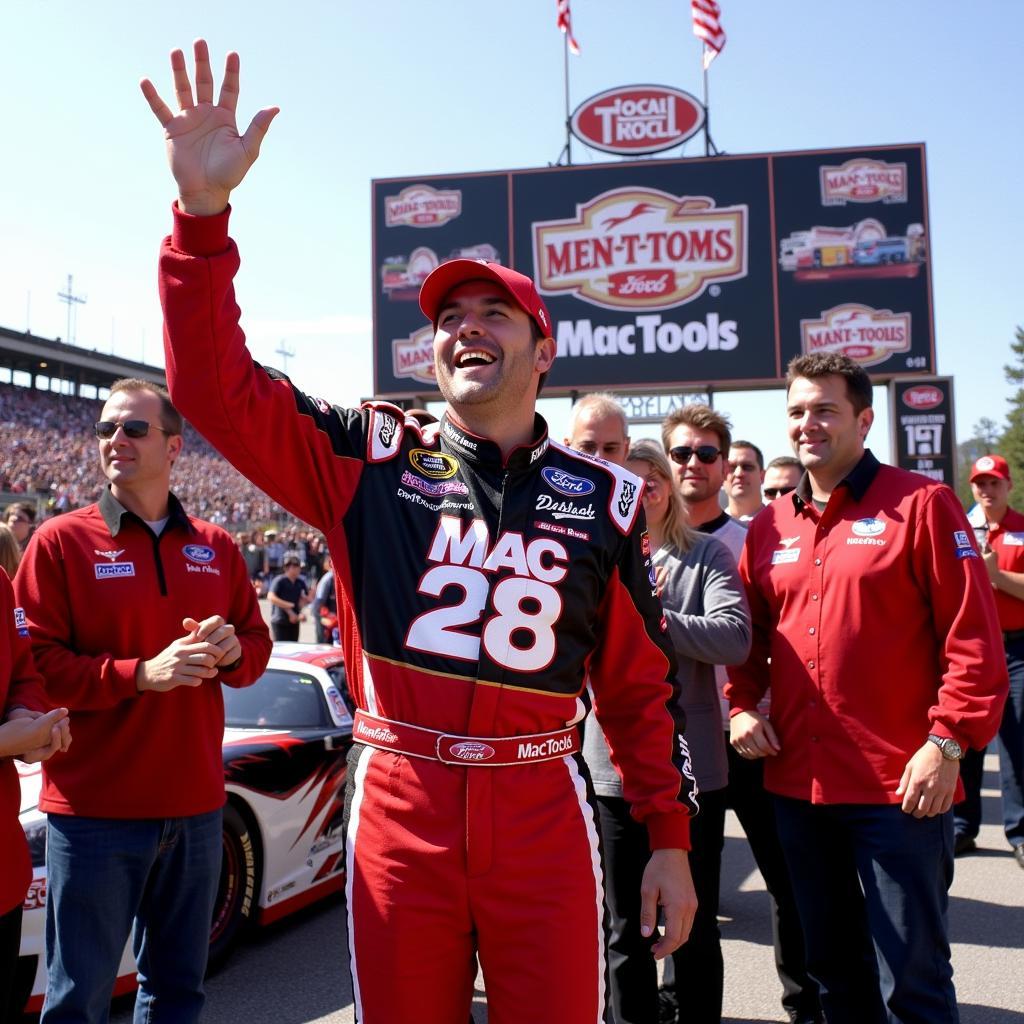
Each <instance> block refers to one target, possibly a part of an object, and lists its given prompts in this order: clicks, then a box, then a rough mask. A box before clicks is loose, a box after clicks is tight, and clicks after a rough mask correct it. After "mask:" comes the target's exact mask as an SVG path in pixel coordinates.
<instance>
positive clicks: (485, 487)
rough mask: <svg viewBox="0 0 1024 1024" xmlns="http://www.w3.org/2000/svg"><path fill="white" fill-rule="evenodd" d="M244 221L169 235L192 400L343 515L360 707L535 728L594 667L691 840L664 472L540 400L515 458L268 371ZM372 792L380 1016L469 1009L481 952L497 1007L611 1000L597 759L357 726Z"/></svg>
mask: <svg viewBox="0 0 1024 1024" xmlns="http://www.w3.org/2000/svg"><path fill="white" fill-rule="evenodd" d="M227 220H228V215H227V213H226V212H225V213H224V214H222V215H219V216H214V217H207V218H195V217H188V216H186V215H183V214H181V213H179V212H178V211H175V226H174V234H173V235H172V237H171V239H169V240H167V241H166V242H165V244H164V247H163V251H162V257H161V271H160V284H161V298H162V301H163V306H164V315H165V343H166V355H167V371H168V382H169V385H170V389H171V394H172V396H173V398H174V402H175V404H176V405H177V406H178V408H179V409H180V410H181V412H182V413H183V414H184V415H185V416H186V417H187V418H188V419H189V420H190V421H191V422H192V423H193V424H195V426H196V427H197V428H198V429H199V431H200V432H201V433H202V434H203V435H204V436H206V437H207V438H208V439H209V440H210V441H211V442H212V443H213V444H214V445H215V446H216V447H217V448H218V449H219V450H220V451H221V452H222V453H223V454H224V455H225V457H226V458H228V459H229V461H231V462H232V463H233V464H234V465H235V466H236V467H237V468H238V469H239V470H240V471H241V472H242V473H244V474H245V475H246V476H247V477H248V478H249V479H250V480H252V481H253V482H254V483H255V484H256V485H257V486H258V487H260V488H261V489H262V490H263V491H265V492H266V493H267V494H269V495H271V496H272V497H273V498H274V499H275V500H277V501H278V502H280V503H281V504H282V505H283V506H285V507H286V508H288V509H289V510H290V511H291V512H293V513H294V514H295V515H297V516H299V517H301V518H302V519H304V520H305V521H306V522H308V523H310V524H312V525H313V526H315V527H317V528H318V529H320V530H322V531H323V532H324V533H325V534H326V536H327V539H328V542H329V544H330V549H331V555H332V558H333V560H334V567H335V579H336V583H337V588H338V609H339V620H340V621H339V626H340V634H341V638H342V645H343V647H344V651H345V658H346V663H347V667H348V677H349V683H350V686H351V689H352V694H353V697H354V699H355V702H356V704H357V705H358V707H359V708H360V709H363V710H364V711H367V712H370V713H372V714H373V715H376V716H379V717H380V718H383V719H386V720H388V721H390V722H392V723H409V724H412V725H415V726H420V727H425V728H426V729H433V730H438V731H441V732H445V733H451V734H455V735H458V736H468V737H475V738H487V737H513V736H516V737H527V736H531V735H534V734H543V733H548V732H552V731H556V730H560V729H564V728H565V726H566V725H569V724H573V723H577V722H579V721H580V720H581V719H582V718H583V717H584V715H585V714H586V713H587V710H588V704H589V701H588V699H587V696H586V694H587V690H586V682H585V681H586V679H587V677H588V676H589V679H590V682H591V684H592V690H593V693H594V695H595V697H594V701H595V705H596V710H597V713H598V716H599V718H600V720H601V723H602V725H603V727H604V730H605V733H606V735H607V736H608V738H609V741H610V746H611V751H612V758H613V761H614V762H615V763H616V765H617V767H618V768H619V769H620V771H621V773H622V775H623V780H624V794H625V796H626V799H628V800H629V801H630V802H631V804H632V805H633V809H634V813H635V815H636V816H637V818H638V819H640V820H642V821H644V822H646V824H647V827H648V830H649V834H650V839H651V845H652V848H662V847H679V848H687V847H688V846H689V818H688V815H689V814H690V813H693V812H694V811H695V809H696V805H695V801H694V784H693V781H692V774H691V773H690V770H689V763H688V761H689V754H688V751H687V747H686V743H685V740H684V739H683V735H682V728H683V722H682V720H681V718H679V717H677V716H678V715H680V714H681V713H680V712H678V711H676V700H675V684H674V681H673V679H674V675H675V667H674V660H673V656H672V653H671V649H670V645H669V644H668V642H667V640H666V636H665V631H664V624H663V619H662V615H661V609H660V605H659V604H658V601H657V598H656V596H655V594H654V591H653V586H652V580H653V576H652V575H651V566H650V557H649V554H650V553H649V544H647V543H646V537H645V535H644V534H643V520H642V512H641V510H640V487H641V485H640V482H639V480H638V479H637V478H636V477H635V476H633V475H632V474H630V473H627V472H625V471H623V470H621V469H618V468H617V467H613V466H609V465H607V464H606V463H603V462H600V461H597V460H592V459H589V458H587V457H585V456H581V455H579V454H577V453H575V452H571V451H569V450H568V449H566V448H563V447H562V446H560V445H556V444H553V443H550V442H549V440H548V438H547V431H546V427H545V425H544V423H543V420H541V419H540V418H539V417H538V418H537V428H536V433H535V439H534V441H533V443H532V444H530V445H528V446H523V447H520V448H517V449H515V450H514V451H512V452H511V453H510V454H509V455H508V456H507V457H505V458H503V457H502V453H501V451H500V449H499V448H498V447H497V446H496V445H495V444H494V443H493V442H491V441H489V440H487V439H486V438H482V437H477V436H472V435H469V434H467V433H465V432H464V431H463V430H462V429H461V428H460V427H459V426H458V425H457V424H456V423H454V422H453V421H452V420H450V419H448V418H447V417H446V418H445V419H443V420H442V422H441V424H439V425H434V426H433V427H430V428H426V429H424V430H422V431H421V430H420V428H419V427H418V426H417V425H416V424H415V423H414V422H413V421H412V420H406V419H404V415H403V413H402V412H401V411H400V410H399V409H397V408H395V407H393V406H389V405H383V404H366V405H364V406H363V407H362V408H360V409H355V410H345V409H340V408H337V407H334V406H331V405H330V404H328V403H327V402H325V401H323V400H320V399H315V398H311V397H309V396H307V395H305V394H303V393H301V392H300V391H298V390H297V389H296V388H294V387H293V386H292V385H291V384H290V382H289V381H288V380H287V378H284V377H283V376H281V375H280V374H279V373H277V372H275V371H273V370H267V369H264V368H262V367H260V366H257V365H256V364H254V363H253V361H252V359H251V358H250V356H249V354H248V352H247V351H246V348H245V341H244V336H243V334H242V332H241V330H240V328H239V326H238V318H239V310H238V307H237V305H236V304H235V300H234V292H233V287H232V279H233V277H234V274H235V272H236V271H237V269H238V265H239V258H238V254H237V251H236V249H235V247H234V245H233V243H231V242H230V241H229V239H228V236H227ZM395 728H397V725H396V726H395ZM385 731H386V727H385ZM357 739H358V731H357ZM348 796H349V800H348V832H347V848H346V856H347V859H348V880H347V892H348V912H349V927H350V933H349V945H350V955H351V959H352V973H353V992H354V998H355V1005H356V1016H357V1019H358V1020H361V1021H367V1022H370V1024H377V1022H387V1024H402V1022H404V1021H407V1020H408V1021H413V1020H415V1021H416V1022H417V1024H434V1022H436V1024H442V1022H444V1024H449V1022H451V1021H455V1020H464V1019H465V1017H466V1015H467V1012H468V1006H469V1000H470V997H471V993H472V984H473V977H474V974H475V964H474V952H477V953H478V954H479V956H480V959H481V962H482V964H483V967H484V971H485V975H486V978H487V992H488V1006H489V1011H488V1012H489V1019H490V1020H491V1022H492V1024H510V1022H512V1021H518V1020H521V1019H523V1015H524V1012H525V1015H526V1016H527V1017H529V1019H531V1020H534V1021H539V1022H544V1021H551V1022H554V1021H556V1020H557V1021H558V1022H559V1024H576V1022H578V1024H584V1022H586V1024H594V1022H595V1021H598V1020H599V1019H600V1018H601V1014H602V1012H603V1001H604V948H603V928H602V918H603V890H602V877H601V868H600V854H599V850H598V840H597V831H596V824H595V816H594V813H593V809H592V807H591V805H590V802H589V801H590V796H591V790H590V786H589V779H588V777H587V775H586V770H585V767H584V766H583V762H582V758H581V757H580V756H579V755H578V754H571V755H567V756H559V757H555V758H553V759H550V760H545V761H541V762H537V763H530V764H516V765H512V766H508V767H496V768H487V767H483V766H474V767H463V766H462V765H453V764H444V763H440V762H439V761H435V760H430V759H427V758H423V757H411V756H406V754H405V753H396V752H393V751H392V750H380V749H375V748H373V747H367V746H363V745H361V744H358V743H357V745H356V746H355V748H354V750H353V756H352V759H351V761H350V773H349V794H348ZM381 964H388V965H391V966H393V967H395V968H396V969H397V970H398V971H399V972H400V973H401V982H400V983H399V984H397V985H396V984H395V983H394V982H393V980H392V979H391V978H389V974H390V971H385V970H382V969H381V966H380V965H381ZM527 994H528V995H529V997H530V1000H531V1005H530V1008H529V1010H528V1011H524V1006H523V999H524V996H526V995H527Z"/></svg>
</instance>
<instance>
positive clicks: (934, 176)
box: [0, 0, 1024, 456]
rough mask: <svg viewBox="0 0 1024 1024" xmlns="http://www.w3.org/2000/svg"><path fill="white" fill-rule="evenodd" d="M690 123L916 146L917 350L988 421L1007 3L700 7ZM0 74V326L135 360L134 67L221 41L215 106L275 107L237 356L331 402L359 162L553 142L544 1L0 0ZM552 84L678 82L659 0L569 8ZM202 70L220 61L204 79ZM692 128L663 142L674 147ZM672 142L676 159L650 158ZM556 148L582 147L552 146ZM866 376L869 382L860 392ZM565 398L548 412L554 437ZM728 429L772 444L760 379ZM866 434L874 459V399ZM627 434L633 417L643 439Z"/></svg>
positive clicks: (350, 360) (359, 198)
mask: <svg viewBox="0 0 1024 1024" xmlns="http://www.w3.org/2000/svg"><path fill="white" fill-rule="evenodd" d="M721 3H722V8H723V22H724V25H725V29H726V32H727V34H728V42H727V44H726V48H725V50H724V52H723V53H722V56H721V57H720V58H719V59H718V60H717V61H716V62H715V63H714V64H713V65H712V68H711V75H710V82H711V109H712V127H713V134H714V138H715V141H716V143H717V144H718V146H719V148H720V149H722V150H725V151H727V152H730V153H744V152H763V151H768V150H791V149H804V148H818V147H833V146H836V147H838V146H856V145H865V146H868V145H882V144H889V143H903V142H920V141H923V142H925V143H926V144H927V147H928V176H929V191H930V229H931V230H930V256H931V259H932V265H933V272H934V276H933V287H934V301H935V319H936V338H937V347H938V370H939V372H940V373H942V374H948V375H952V376H953V377H954V378H955V387H956V413H957V427H958V432H959V434H960V435H961V437H963V436H967V434H968V433H969V431H970V428H971V427H972V426H973V425H974V424H975V423H976V422H977V421H978V419H980V418H981V417H982V416H989V417H991V418H993V419H996V420H997V421H1001V420H1002V419H1003V417H1004V415H1005V412H1006V408H1007V407H1006V401H1005V400H1006V397H1007V396H1008V394H1009V390H1010V389H1009V387H1008V386H1007V385H1006V384H1005V382H1004V378H1003V373H1002V366H1003V364H1004V363H1005V362H1006V361H1007V360H1008V359H1009V357H1010V352H1009V345H1010V342H1011V340H1012V338H1013V331H1014V326H1015V325H1016V324H1019V323H1022V322H1024V310H1022V308H1021V303H1020V301H1019V295H1020V279H1021V271H1020V254H1019V239H1020V237H1021V234H1022V225H1021V215H1020V209H1021V205H1020V181H1021V179H1022V168H1024V134H1022V132H1021V131H1020V106H1021V87H1020V78H1019V60H1020V45H1021V40H1022V37H1024V32H1022V29H1024V4H1020V3H1017V2H1016V0H975V2H973V3H972V4H970V5H969V6H965V5H964V4H962V3H954V2H952V0H931V2H926V0H903V2H900V3H893V2H891V0H888V2H885V0H859V2H858V3H856V4H849V3H839V2H832V0H799V2H798V0H793V2H787V0H776V2H775V3H770V4H769V3H764V2H763V0H721ZM5 8H6V9H5V13H4V44H5V45H4V61H3V62H2V64H0V86H2V94H3V95H4V97H5V99H6V103H5V109H4V119H3V133H4V143H5V144H4V146H3V147H2V150H0V325H3V326H5V327H9V328H12V329H15V330H24V329H25V327H26V326H29V327H31V329H32V331H33V332H34V333H36V334H40V335H43V336H46V337H54V336H58V335H59V336H62V337H63V336H64V335H65V334H66V307H65V306H64V305H63V304H62V303H60V302H59V301H58V299H57V292H58V291H61V290H63V288H64V286H65V285H66V281H67V275H68V274H69V273H71V274H73V275H74V288H75V292H76V293H78V294H80V295H83V296H86V297H87V300H88V301H87V303H86V304H85V305H83V306H80V307H79V308H78V312H77V334H76V338H77V342H78V344H80V345H82V346H84V347H86V348H96V349H99V350H101V351H107V352H109V351H111V350H113V351H116V352H117V353H119V354H121V355H124V356H128V357H131V358H135V359H140V358H141V359H145V360H147V361H154V362H159V361H161V360H162V353H161V349H160V313H159V307H158V303H157V296H156V255H157V247H158V244H159V241H160V238H161V237H162V235H163V234H165V233H166V232H167V230H168V229H169V224H170V212H169V204H170V202H171V200H172V199H173V197H174V189H173V182H172V180H171V178H170V173H169V171H168V170H167V167H166V162H165V158H164V152H163V144H162V133H161V129H160V127H159V125H158V124H157V123H156V121H155V119H153V117H152V115H151V114H150V112H149V110H148V108H147V106H146V104H145V102H144V101H143V99H142V96H141V93H140V92H139V90H138V85H137V82H138V79H139V78H141V77H143V76H147V75H148V76H149V77H152V78H153V79H154V81H155V82H156V83H157V85H158V87H160V89H161V91H162V92H163V93H164V95H165V98H169V97H170V92H171V90H170V87H169V75H168V71H167V68H168V60H167V54H168V52H169V50H170V49H171V48H172V47H174V46H182V47H184V48H188V47H189V45H190V43H191V40H192V39H193V38H195V37H196V36H198V35H203V36H205V37H206V38H207V39H208V40H209V42H210V48H211V52H212V54H213V61H214V66H215V68H217V69H219V68H220V67H221V65H222V62H223V55H224V53H225V52H226V50H228V49H236V50H238V51H239V53H240V54H241V57H242V93H241V102H240V108H239V113H240V117H242V118H244V120H245V122H246V123H247V121H248V118H249V117H250V116H251V114H252V113H253V112H254V111H255V110H256V109H257V108H259V107H261V106H266V105H271V104H276V105H278V106H280V107H281V108H282V113H281V115H280V116H279V117H278V119H277V121H276V122H275V123H274V126H273V128H272V129H271V132H270V135H269V136H268V138H267V141H266V143H265V145H264V149H263V155H262V156H261V157H260V160H259V162H258V163H257V165H256V166H255V167H254V168H253V170H252V172H251V175H250V180H248V181H247V182H246V183H245V184H243V186H242V187H241V188H240V189H239V190H238V193H237V194H236V196H235V197H234V208H235V213H234V216H233V220H232V233H233V235H234V236H235V238H236V239H237V240H238V243H239V246H240V248H241V251H242V260H243V262H242V272H241V275H240V278H239V280H238V293H239V301H240V305H241V306H242V309H243V314H244V325H245V327H246V329H247V333H248V334H249V337H250V344H251V348H252V350H253V352H254V354H255V356H256V357H257V358H258V359H259V360H261V361H263V362H267V363H271V364H276V365H280V364H281V359H280V357H279V356H278V355H276V354H275V349H277V348H278V347H279V346H280V345H281V342H282V340H283V341H284V343H285V344H286V346H287V347H288V348H289V349H290V350H294V352H295V356H294V358H292V359H291V360H289V364H288V370H289V372H290V373H291V374H292V376H293V377H294V378H295V379H296V381H297V382H298V383H299V384H300V385H301V386H303V387H305V388H307V389H308V390H311V391H313V392H315V393H317V394H320V395H323V396H324V397H326V398H329V399H330V400H332V401H337V402H342V403H345V404H353V403H355V402H357V401H358V400H359V399H360V398H362V397H365V396H367V395H368V394H369V393H370V391H371V387H372V381H371V357H370V343H369V338H370V310H371V286H372V272H373V268H372V266H371V250H370V180H371V179H372V178H375V177H398V176H416V175H420V174H424V175H426V174H437V173H446V172H447V173H450V172H459V171H477V170H493V169H500V168H506V167H531V166H544V165H547V164H548V163H551V162H554V161H555V160H556V158H557V157H558V154H559V151H560V149H561V147H562V144H563V142H564V133H563V117H564V100H563V77H562V40H561V35H560V34H559V33H558V32H557V30H556V29H555V25H554V12H555V2H554V0H517V2H516V3H513V4H509V3H501V4H498V3H487V2H483V3H481V2H480V0H476V2H471V0H441V2H439V3H437V4H431V5H426V4H422V3H418V2H413V0H391V2H389V3H387V4H365V3H360V4H356V3H353V2H350V0H337V2H334V3H327V2H304V0H295V2H293V3H291V4H288V5H282V4H280V3H273V4H271V3H265V2H263V0H249V2H246V3H236V2H218V3H216V4H211V3H209V2H208V0H206V2H203V3H199V2H195V0H179V2H178V3H176V4H175V5H174V6H173V9H172V8H171V7H170V6H168V7H166V8H157V6H156V5H141V4H129V3H127V2H113V0H108V2H102V0H101V2H97V3H93V4H91V5H88V6H83V5H81V4H74V3H71V2H70V0H33V2H28V0H8V3H7V4H6V5H5ZM573 16H574V24H575V29H576V35H577V38H578V39H579V42H580V45H581V47H582V56H580V57H579V58H573V59H572V60H571V80H570V88H571V101H572V105H573V106H575V105H576V104H577V103H579V102H580V101H582V100H583V99H585V98H586V97H588V96H590V95H592V94H594V93H597V92H600V91H602V90H604V89H607V88H610V87H612V86H615V85H620V84H627V83H630V82H658V83H661V84H666V85H674V86H677V87H680V88H683V89H687V90H689V91H690V92H693V93H694V94H696V95H700V89H701V78H700V64H699V59H700V44H699V42H698V41H697V40H696V39H695V38H694V37H693V36H692V34H691V32H690V23H689V5H688V4H687V3H684V2H682V0H673V2H668V0H629V2H625V0H575V2H574V3H573ZM218 77H219V76H218ZM700 152H702V150H701V145H700V143H699V141H698V140H697V139H694V140H692V141H691V142H690V143H689V144H688V145H687V149H686V150H684V155H699V154H700ZM670 155H672V156H676V155H678V151H673V153H672V154H670ZM574 157H575V160H576V162H577V163H586V162H594V163H597V162H601V161H602V160H605V159H607V158H606V157H604V156H603V155H601V154H599V153H596V152H590V151H585V150H584V149H583V147H582V145H581V144H579V143H575V144H574ZM881 400H882V394H881V393H880V392H879V393H876V404H879V403H881ZM567 404H568V403H567V402H566V401H564V400H559V401H550V402H548V403H546V405H545V409H544V411H545V413H546V414H547V415H548V416H549V418H550V420H551V421H552V427H553V432H554V433H555V434H556V435H560V434H561V430H562V426H563V425H564V422H565V418H566V411H567ZM717 404H718V405H719V406H720V407H721V408H722V409H724V410H726V411H728V412H729V413H730V414H731V415H732V417H733V420H734V425H735V428H736V433H737V434H739V435H740V436H745V437H750V438H751V439H752V440H755V441H758V442H762V446H763V447H764V448H765V450H766V454H768V455H769V456H770V455H774V454H781V453H782V452H784V451H785V450H786V442H785V436H784V431H783V423H784V416H783V398H782V395H781V393H780V392H769V393H764V394H758V395H752V394H721V395H720V396H718V398H717ZM879 413H880V415H879V417H878V420H877V421H876V427H875V429H874V431H873V434H872V437H871V441H872V443H873V445H874V447H875V449H876V450H877V451H879V452H880V453H881V454H883V455H887V453H888V449H889V446H888V440H887V436H886V434H887V430H888V417H887V416H886V415H885V411H884V409H879ZM651 432H652V431H651V429H650V428H636V429H635V436H637V435H643V434H646V433H651Z"/></svg>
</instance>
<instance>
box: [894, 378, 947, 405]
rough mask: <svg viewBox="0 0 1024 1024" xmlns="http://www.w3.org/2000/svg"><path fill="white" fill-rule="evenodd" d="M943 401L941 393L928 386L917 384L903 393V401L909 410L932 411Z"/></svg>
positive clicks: (943, 397)
mask: <svg viewBox="0 0 1024 1024" xmlns="http://www.w3.org/2000/svg"><path fill="white" fill-rule="evenodd" d="M944 400H945V396H944V395H943V394H942V392H941V391H940V390H939V389H938V388H936V387H932V386H931V385H930V384H919V385H917V386H916V387H913V388H908V389H907V390H906V391H904V392H903V401H904V403H905V404H906V405H909V406H910V408H911V409H934V408H935V407H936V406H937V405H942V403H943V401H944Z"/></svg>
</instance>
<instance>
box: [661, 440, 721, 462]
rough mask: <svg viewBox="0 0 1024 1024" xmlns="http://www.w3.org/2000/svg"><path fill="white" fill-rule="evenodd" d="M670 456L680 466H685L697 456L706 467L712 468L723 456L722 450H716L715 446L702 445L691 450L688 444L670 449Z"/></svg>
mask: <svg viewBox="0 0 1024 1024" xmlns="http://www.w3.org/2000/svg"><path fill="white" fill-rule="evenodd" d="M668 454H669V458H671V459H672V461H673V462H674V463H676V465H678V466H685V465H686V464H687V463H688V462H689V461H690V458H691V456H693V455H696V456H697V458H698V460H699V461H701V462H703V463H704V465H705V466H710V465H711V463H713V462H715V461H716V460H717V459H718V457H719V456H720V455H721V454H722V449H721V448H716V447H715V446H714V445H713V444H701V445H697V447H696V448H691V447H690V446H689V445H688V444H681V445H679V446H678V447H677V448H670V449H669V453H668Z"/></svg>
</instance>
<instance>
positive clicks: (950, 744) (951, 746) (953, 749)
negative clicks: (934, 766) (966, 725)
mask: <svg viewBox="0 0 1024 1024" xmlns="http://www.w3.org/2000/svg"><path fill="white" fill-rule="evenodd" d="M943 753H944V754H945V755H946V756H947V757H950V758H956V760H957V761H959V760H960V758H961V757H963V755H964V752H963V750H962V748H961V747H960V744H959V743H957V741H956V740H946V743H945V749H944V750H943Z"/></svg>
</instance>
